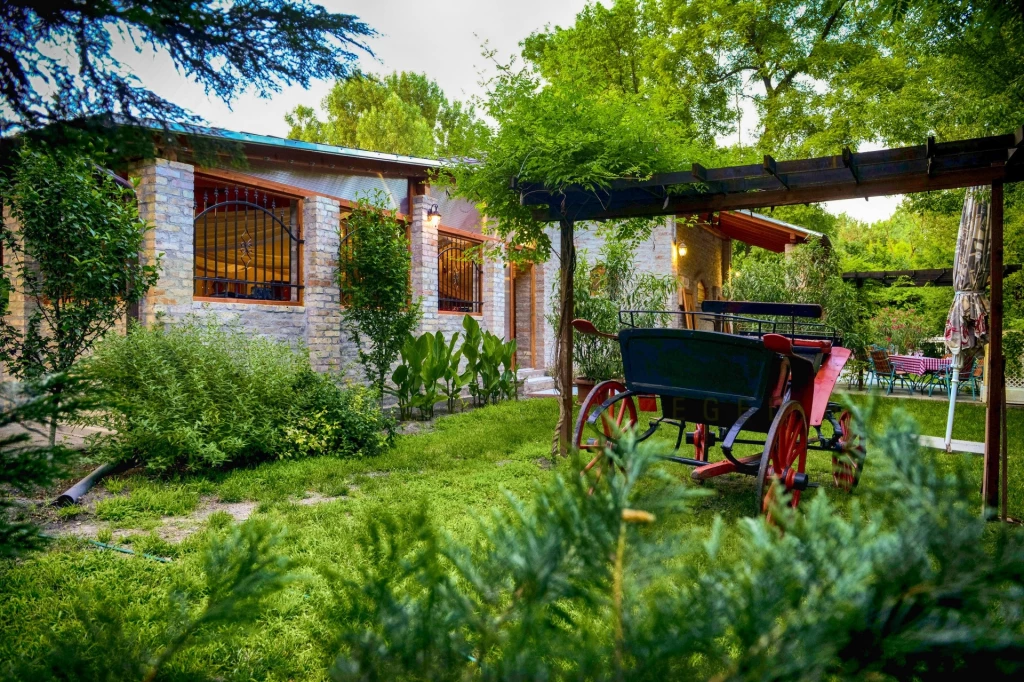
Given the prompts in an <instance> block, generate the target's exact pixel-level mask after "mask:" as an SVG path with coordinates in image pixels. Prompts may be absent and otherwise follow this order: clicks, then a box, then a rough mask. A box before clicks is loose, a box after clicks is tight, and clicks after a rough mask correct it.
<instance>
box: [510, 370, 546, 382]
mask: <svg viewBox="0 0 1024 682" xmlns="http://www.w3.org/2000/svg"><path fill="white" fill-rule="evenodd" d="M516 374H517V375H518V376H519V380H520V381H526V380H527V379H532V378H534V377H543V376H547V372H545V371H544V370H542V369H533V368H532V367H520V368H519V369H517V370H516Z"/></svg>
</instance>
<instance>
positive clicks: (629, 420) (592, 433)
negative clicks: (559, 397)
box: [573, 381, 637, 492]
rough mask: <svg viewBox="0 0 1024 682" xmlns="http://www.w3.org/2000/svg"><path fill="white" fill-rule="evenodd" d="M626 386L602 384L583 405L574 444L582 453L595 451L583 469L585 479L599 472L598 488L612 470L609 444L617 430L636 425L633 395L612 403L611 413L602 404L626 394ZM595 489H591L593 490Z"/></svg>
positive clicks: (597, 478)
mask: <svg viewBox="0 0 1024 682" xmlns="http://www.w3.org/2000/svg"><path fill="white" fill-rule="evenodd" d="M625 392H626V387H625V386H623V385H622V383H621V382H618V381H602V382H601V383H599V384H598V385H597V386H595V387H594V389H593V390H592V391H591V392H590V395H588V396H587V399H586V400H584V401H583V405H581V406H580V413H579V415H578V416H577V417H576V430H575V432H574V434H573V443H574V444H575V445H576V449H577V450H579V451H581V452H592V453H593V459H591V460H590V462H589V463H588V464H587V466H585V467H583V471H581V472H580V475H581V476H586V475H587V474H588V473H590V471H591V470H594V471H596V478H595V479H594V485H597V482H598V481H600V480H601V476H602V475H603V474H604V471H605V470H606V469H610V468H611V461H610V460H609V459H608V456H607V455H606V454H605V446H606V445H607V443H608V441H610V440H614V437H615V432H616V430H618V431H622V430H623V429H627V428H632V427H634V426H636V422H637V419H636V414H637V412H636V403H635V402H633V396H626V397H624V398H622V399H621V400H619V401H617V402H615V403H612V404H611V405H610V406H609V407H608V409H607V410H603V411H602V408H601V405H602V404H603V403H604V401H606V400H608V399H609V398H613V397H615V396H617V395H619V394H620V393H625ZM596 412H600V417H599V418H598V420H597V423H596V424H594V425H593V426H590V425H589V424H588V423H587V422H588V420H589V419H590V416H591V415H592V414H594V413H596ZM593 490H594V488H593V486H591V488H590V491H591V492H593Z"/></svg>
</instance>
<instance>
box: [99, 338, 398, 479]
mask: <svg viewBox="0 0 1024 682" xmlns="http://www.w3.org/2000/svg"><path fill="white" fill-rule="evenodd" d="M83 370H84V374H85V376H86V377H88V378H89V379H90V380H91V381H92V382H93V383H94V385H95V386H96V388H97V390H98V392H99V395H100V397H101V399H102V400H103V401H104V403H105V404H106V406H107V410H106V411H105V412H103V413H101V414H99V415H96V416H95V417H93V419H92V423H97V424H99V425H101V426H105V427H108V428H109V429H111V430H112V431H114V433H113V435H104V436H100V437H99V443H98V445H100V446H101V447H102V449H103V451H104V452H105V455H106V456H107V457H108V458H109V459H112V460H116V461H131V460H138V461H141V462H142V463H143V464H145V466H146V467H147V468H149V469H152V470H154V471H161V472H166V471H170V470H185V471H202V470H209V469H213V468H218V467H224V466H226V465H228V464H232V465H238V464H245V463H251V462H256V461H261V460H266V459H271V458H279V457H288V456H306V455H310V454H337V455H352V454H356V453H362V454H366V455H373V454H376V453H377V452H379V450H380V448H381V447H382V446H383V445H384V443H385V442H386V440H387V437H388V429H389V423H388V421H387V420H386V419H385V418H384V417H383V415H382V414H381V412H380V410H379V408H378V407H377V406H376V405H375V404H374V401H373V400H372V399H371V395H370V394H369V393H368V392H367V391H366V389H349V390H341V389H339V388H338V387H337V386H335V384H334V383H333V381H332V380H331V379H330V378H329V377H326V376H323V375H320V374H317V373H316V372H314V371H313V370H312V369H311V367H310V365H309V359H308V357H307V356H306V354H304V353H301V352H297V351H295V350H293V349H292V348H290V347H289V346H288V345H287V344H284V343H280V342H275V341H270V340H268V339H265V338H262V337H250V336H248V335H246V334H244V333H242V332H241V331H239V330H237V329H232V328H229V329H222V328H220V327H219V326H218V325H217V322H216V320H214V319H210V320H208V321H205V322H203V321H199V320H197V319H189V320H186V321H185V322H184V323H182V324H180V325H176V326H172V327H169V328H167V329H162V328H154V329H143V328H139V327H135V328H132V329H131V330H130V331H129V333H128V334H127V335H125V336H110V337H108V338H107V339H105V340H104V341H103V342H102V343H101V344H99V345H98V346H97V349H96V353H95V355H94V356H93V357H92V358H90V359H89V360H88V361H87V362H86V363H85V366H84V368H83ZM327 426H329V428H330V434H329V435H319V436H318V440H316V442H314V441H313V439H311V438H310V435H311V434H312V433H313V432H314V431H316V430H318V429H320V428H322V427H327ZM382 432H383V433H382Z"/></svg>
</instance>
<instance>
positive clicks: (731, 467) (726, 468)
mask: <svg viewBox="0 0 1024 682" xmlns="http://www.w3.org/2000/svg"><path fill="white" fill-rule="evenodd" d="M738 461H739V463H740V464H755V463H757V462H760V461H761V455H751V456H750V457H740V458H739V460H738ZM734 471H736V465H735V464H733V463H732V462H730V461H729V460H727V459H723V460H722V461H720V462H715V463H714V464H708V465H706V466H702V467H699V468H697V469H694V470H693V471H691V472H690V478H692V479H693V480H695V481H706V480H708V479H709V478H714V477H715V476H721V475H723V474H731V473H733V472H734Z"/></svg>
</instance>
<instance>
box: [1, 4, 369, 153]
mask: <svg viewBox="0 0 1024 682" xmlns="http://www.w3.org/2000/svg"><path fill="white" fill-rule="evenodd" d="M373 35H374V31H373V29H371V28H370V27H369V26H367V25H366V24H364V23H363V22H361V21H359V20H358V18H356V17H354V16H352V15H349V14H337V13H332V12H328V11H327V10H326V9H324V8H323V7H321V6H319V5H316V4H313V3H311V2H309V1H308V0H240V1H238V2H230V3H225V2H219V1H218V0H199V1H198V2H190V3H168V2H157V1H154V0H118V1H117V2H114V1H113V0H95V1H90V2H79V1H77V0H54V1H53V2H46V3H40V2H32V1H30V0H12V1H10V2H4V4H3V6H2V8H0V104H2V106H0V134H2V133H7V132H9V131H18V130H22V131H23V130H32V129H38V128H40V127H42V126H48V125H51V124H55V123H56V124H68V123H72V124H73V126H77V127H86V128H90V129H96V128H98V127H99V126H108V125H109V123H110V122H111V117H114V118H115V120H117V121H121V122H123V121H128V122H139V121H149V122H152V121H157V122H176V123H195V122H198V120H199V119H198V117H196V116H195V115H194V114H192V113H190V112H189V111H188V110H187V109H185V108H183V107H182V106H180V105H178V104H175V103H173V102H170V101H168V100H166V99H164V98H163V97H161V96H159V95H157V94H156V93H154V92H153V91H152V90H149V89H148V88H146V87H144V86H143V84H142V83H141V82H140V81H139V80H138V79H137V78H136V77H135V76H134V75H132V74H131V73H130V72H129V71H128V70H127V69H126V67H125V66H124V65H123V64H122V63H121V62H120V61H119V60H118V58H117V56H116V51H115V47H116V45H117V43H118V42H119V41H126V42H130V43H132V44H134V45H135V46H142V45H149V46H151V47H152V48H154V49H155V50H157V51H159V52H163V53H166V54H168V55H170V57H171V59H172V60H173V62H174V65H175V67H176V68H177V69H178V71H179V72H180V73H182V74H184V75H185V76H187V77H189V78H191V79H193V80H195V81H196V82H198V83H199V84H201V85H202V86H203V87H204V88H206V91H207V92H208V93H212V94H214V95H216V96H217V97H219V98H220V99H222V100H224V101H231V100H232V99H234V98H235V97H236V96H237V95H239V94H240V93H242V92H244V91H246V90H250V89H251V90H252V91H254V92H256V93H257V94H258V95H260V96H263V97H267V96H270V95H272V94H274V93H276V92H278V91H280V89H281V86H282V85H283V84H293V83H298V84H300V85H302V86H307V85H308V84H309V83H310V81H311V80H313V79H319V78H345V77H347V76H349V75H350V74H351V72H352V63H353V61H354V60H355V57H356V52H357V51H359V50H362V51H365V52H369V48H368V47H367V46H366V44H365V43H364V42H363V41H364V39H366V38H368V37H370V36H373Z"/></svg>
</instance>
